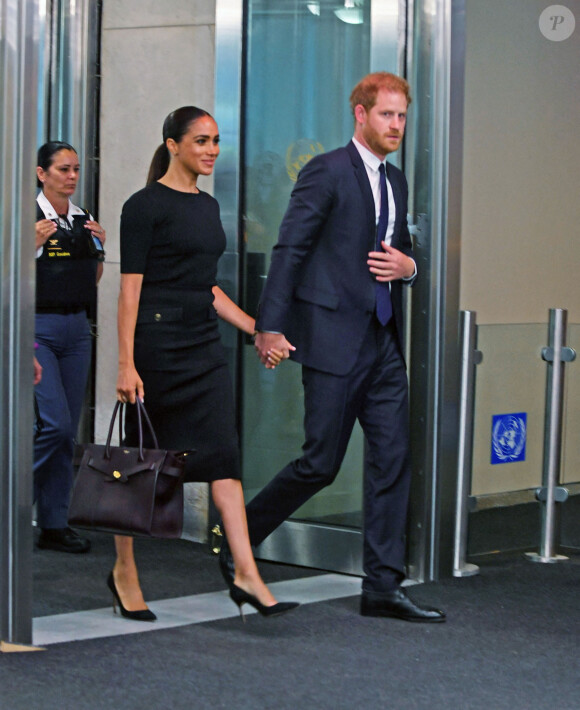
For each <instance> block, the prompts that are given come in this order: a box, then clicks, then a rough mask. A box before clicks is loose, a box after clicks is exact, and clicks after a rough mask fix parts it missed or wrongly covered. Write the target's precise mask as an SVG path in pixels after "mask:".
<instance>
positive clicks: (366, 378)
mask: <svg viewBox="0 0 580 710" xmlns="http://www.w3.org/2000/svg"><path fill="white" fill-rule="evenodd" d="M410 100H411V99H410V96H409V85H408V84H407V82H406V81H405V80H404V79H401V78H400V77H397V76H395V75H393V74H389V73H386V72H377V73H374V74H369V75H368V76H366V77H364V78H363V79H362V80H361V81H360V82H359V83H358V84H357V86H356V87H355V88H354V89H353V91H352V94H351V97H350V103H351V107H352V111H353V115H354V123H355V127H354V137H353V139H352V141H351V142H350V143H349V144H348V145H347V146H346V147H345V148H339V149H337V150H333V151H331V152H329V153H325V154H323V155H317V156H316V157H314V158H312V160H310V162H308V163H307V164H306V165H305V166H304V167H303V168H302V170H301V172H300V175H299V177H298V180H297V182H296V185H295V187H294V190H293V192H292V196H291V198H290V203H289V206H288V209H287V211H286V214H285V216H284V219H283V221H282V225H281V227H280V233H279V239H278V243H277V244H276V246H275V247H274V250H273V253H272V261H271V265H270V270H269V274H268V279H267V282H266V285H265V287H264V292H263V295H262V298H261V301H260V307H259V315H258V318H257V321H256V329H257V331H258V332H257V334H256V337H255V345H256V350H257V352H258V355H259V357H260V359H261V360H262V362H264V363H266V362H267V360H268V352H269V351H270V350H272V349H273V348H277V349H279V350H282V351H283V352H284V353H285V354H289V353H291V357H292V358H293V359H294V360H296V361H298V362H300V363H301V364H302V373H303V374H302V381H303V384H304V394H305V419H304V428H305V444H304V447H303V453H302V456H301V457H300V458H298V459H296V460H295V461H292V462H291V463H290V464H288V465H287V466H286V467H285V468H284V469H282V471H280V472H279V473H278V475H277V476H276V477H275V478H274V479H273V480H272V481H271V482H270V483H269V484H268V485H266V487H265V488H264V489H263V490H262V491H261V492H260V493H258V495H257V496H256V497H255V498H254V499H253V500H252V501H251V502H250V503H249V504H248V506H247V515H248V526H249V530H250V539H251V541H252V544H253V545H257V544H259V543H261V542H262V541H263V540H264V539H265V538H266V537H267V536H268V535H269V534H270V533H271V532H272V531H273V530H274V529H275V528H276V527H277V526H278V525H280V523H281V522H283V521H284V520H285V519H286V518H288V517H289V516H290V515H291V514H292V513H293V512H294V511H296V510H297V509H298V508H299V507H300V506H301V505H302V504H303V503H304V502H306V501H307V500H308V499H309V498H310V497H311V496H313V495H314V494H315V493H316V492H317V491H319V490H320V489H321V488H323V487H324V486H327V485H329V484H330V483H332V481H333V480H334V478H335V477H336V475H337V473H338V470H339V468H340V465H341V463H342V460H343V457H344V454H345V451H346V448H347V444H348V442H349V439H350V436H351V433H352V430H353V426H354V423H355V420H356V419H358V421H359V422H360V424H361V426H362V429H363V431H364V434H365V437H366V441H367V444H368V446H367V450H368V453H367V456H366V461H365V477H364V551H363V567H364V573H365V577H364V580H363V585H362V597H361V613H362V614H363V615H366V616H393V617H397V618H402V619H405V620H408V621H423V622H439V621H444V620H445V614H444V613H443V612H441V611H439V610H437V609H432V608H423V607H420V606H419V605H418V604H416V603H415V602H413V601H412V600H411V599H410V598H409V597H408V596H407V594H406V593H405V592H404V590H403V589H402V588H401V582H402V581H403V579H404V557H405V542H404V537H405V525H406V520H407V507H408V497H409V481H410V470H409V432H408V385H407V375H406V367H405V361H404V357H403V346H402V335H403V332H404V330H403V308H402V288H403V285H404V284H411V283H412V282H413V281H414V279H415V277H416V271H417V270H416V265H415V261H414V260H413V258H412V254H413V249H412V244H411V239H410V236H409V230H408V228H407V182H406V180H405V177H404V175H403V173H402V172H401V171H400V170H399V169H398V168H396V167H394V166H393V165H391V164H389V163H385V158H386V156H387V155H388V154H389V153H392V152H393V151H395V150H397V149H398V148H399V146H400V144H401V140H402V138H403V134H404V131H405V121H406V116H407V107H408V105H409V103H410ZM383 166H384V167H383Z"/></svg>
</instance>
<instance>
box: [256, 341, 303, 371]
mask: <svg viewBox="0 0 580 710" xmlns="http://www.w3.org/2000/svg"><path fill="white" fill-rule="evenodd" d="M254 347H255V348H256V352H257V353H258V357H259V358H260V362H261V363H262V365H264V366H265V367H266V369H267V370H273V369H274V368H275V367H276V366H277V365H279V364H280V363H281V362H282V360H287V359H288V358H289V357H290V351H291V350H296V348H295V347H294V346H293V345H292V344H291V343H289V342H288V341H287V340H286V338H285V337H284V335H283V334H282V333H256V335H255V338H254Z"/></svg>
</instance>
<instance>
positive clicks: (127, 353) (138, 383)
mask: <svg viewBox="0 0 580 710" xmlns="http://www.w3.org/2000/svg"><path fill="white" fill-rule="evenodd" d="M142 284H143V274H121V290H120V292H119V303H118V310H117V331H118V338H119V372H118V376H117V398H118V399H119V400H120V401H121V402H127V401H128V402H131V403H132V404H135V400H136V397H139V399H141V400H142V399H143V397H144V395H145V392H144V391H143V380H142V379H141V378H140V377H139V373H138V372H137V370H136V369H135V361H134V359H133V357H134V345H135V326H136V325H137V311H138V310H139V298H140V296H141V286H142Z"/></svg>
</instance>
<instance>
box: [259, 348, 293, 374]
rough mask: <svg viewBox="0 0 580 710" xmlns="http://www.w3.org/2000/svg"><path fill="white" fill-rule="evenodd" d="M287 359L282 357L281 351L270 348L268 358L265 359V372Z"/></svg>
mask: <svg viewBox="0 0 580 710" xmlns="http://www.w3.org/2000/svg"><path fill="white" fill-rule="evenodd" d="M287 357H288V355H286V357H284V353H283V352H282V351H281V350H276V349H275V348H272V349H271V350H268V357H267V359H266V362H265V363H264V364H265V365H266V369H267V370H273V369H274V368H275V367H276V366H277V365H279V364H280V363H281V362H282V360H285V359H286V358H287Z"/></svg>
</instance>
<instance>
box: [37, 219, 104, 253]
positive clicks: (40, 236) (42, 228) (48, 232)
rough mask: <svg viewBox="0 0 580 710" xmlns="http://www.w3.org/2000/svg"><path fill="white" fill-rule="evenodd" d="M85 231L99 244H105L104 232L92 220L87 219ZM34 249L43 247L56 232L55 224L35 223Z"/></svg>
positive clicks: (52, 222) (46, 220) (48, 220)
mask: <svg viewBox="0 0 580 710" xmlns="http://www.w3.org/2000/svg"><path fill="white" fill-rule="evenodd" d="M84 226H85V229H88V230H89V232H90V233H91V234H92V235H93V236H94V237H97V238H98V239H99V241H100V242H101V244H103V245H104V244H105V241H106V239H107V236H106V233H105V230H104V229H103V228H102V227H101V225H100V224H99V223H98V222H96V221H95V220H93V219H89V220H87V221H86V222H85V225H84ZM35 227H36V248H37V249H40V247H42V246H44V245H45V244H46V242H47V240H48V239H50V237H52V235H53V234H54V233H55V232H56V222H55V221H54V220H52V219H39V220H38V222H36V225H35Z"/></svg>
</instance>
